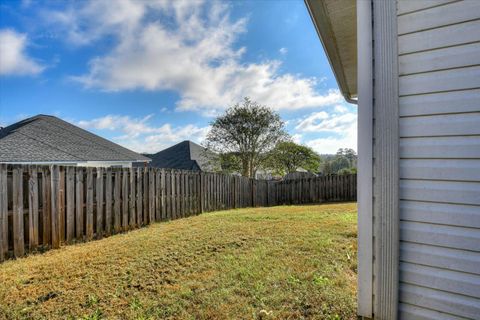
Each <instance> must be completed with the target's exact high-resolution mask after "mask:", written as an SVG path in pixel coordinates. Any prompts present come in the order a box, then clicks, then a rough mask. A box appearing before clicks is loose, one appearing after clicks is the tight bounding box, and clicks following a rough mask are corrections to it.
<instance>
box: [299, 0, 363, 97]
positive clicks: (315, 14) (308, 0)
mask: <svg viewBox="0 0 480 320" xmlns="http://www.w3.org/2000/svg"><path fill="white" fill-rule="evenodd" d="M304 2H305V5H306V7H307V10H308V12H309V14H310V18H311V19H312V22H313V25H314V26H315V30H316V31H317V34H318V37H319V38H320V42H321V43H322V46H323V49H324V50H325V53H326V55H327V58H328V62H329V63H330V66H331V68H332V70H333V74H334V76H335V79H336V81H337V83H338V86H339V88H340V91H341V93H342V95H343V97H344V98H345V100H346V101H347V102H349V103H353V104H357V99H356V97H357V95H356V93H352V92H351V90H350V89H349V87H348V85H347V80H346V76H345V72H344V67H343V65H342V60H341V59H340V56H339V54H338V50H337V46H336V44H335V41H334V39H335V35H334V33H333V31H332V28H331V24H330V17H329V16H328V12H327V10H325V7H324V3H323V1H318V0H304ZM312 4H315V8H313V6H312Z"/></svg>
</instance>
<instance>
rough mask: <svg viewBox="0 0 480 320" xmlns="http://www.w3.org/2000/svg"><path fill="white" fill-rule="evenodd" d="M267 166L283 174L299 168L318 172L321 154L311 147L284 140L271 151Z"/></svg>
mask: <svg viewBox="0 0 480 320" xmlns="http://www.w3.org/2000/svg"><path fill="white" fill-rule="evenodd" d="M267 167H268V168H269V169H273V170H274V172H275V173H276V174H278V175H282V176H283V175H285V174H287V173H291V172H295V171H296V170H297V169H298V168H303V169H305V170H307V171H310V172H314V173H316V172H318V169H319V167H320V156H319V155H318V154H317V153H316V152H315V151H313V150H312V149H311V148H309V147H306V146H302V145H299V144H296V143H295V142H291V141H282V142H279V143H278V144H277V145H276V146H275V148H274V149H273V150H272V152H271V153H270V156H269V158H268V162H267Z"/></svg>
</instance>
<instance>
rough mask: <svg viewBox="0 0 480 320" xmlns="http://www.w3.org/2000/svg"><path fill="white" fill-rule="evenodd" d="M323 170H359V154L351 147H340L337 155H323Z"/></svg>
mask: <svg viewBox="0 0 480 320" xmlns="http://www.w3.org/2000/svg"><path fill="white" fill-rule="evenodd" d="M321 157H322V161H323V164H322V166H321V172H322V173H323V174H324V175H329V174H351V173H356V172H357V154H356V153H355V150H353V149H349V148H340V149H338V151H337V153H336V154H335V155H322V156H321Z"/></svg>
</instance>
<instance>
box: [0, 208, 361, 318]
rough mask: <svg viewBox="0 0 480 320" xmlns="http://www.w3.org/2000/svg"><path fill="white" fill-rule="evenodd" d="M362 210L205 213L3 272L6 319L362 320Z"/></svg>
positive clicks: (0, 311) (0, 291) (0, 310)
mask: <svg viewBox="0 0 480 320" xmlns="http://www.w3.org/2000/svg"><path fill="white" fill-rule="evenodd" d="M356 230H357V229H356V205H355V204H353V203H345V204H329V205H315V206H285V207H273V208H256V209H240V210H230V211H223V212H215V213H208V214H203V215H199V216H196V217H191V218H187V219H182V220H176V221H172V222H167V223H157V224H154V225H151V226H149V227H147V228H144V229H139V230H136V231H132V232H129V233H127V234H120V235H116V236H112V237H110V238H107V239H103V240H100V241H93V242H89V243H83V244H78V245H72V246H65V247H62V248H61V249H59V250H52V251H49V252H47V253H44V254H41V255H32V256H30V257H26V258H23V259H19V260H16V261H7V262H5V263H3V264H1V265H0V318H1V319H3V318H7V319H9V318H12V319H32V318H33V319H56V318H58V319H164V318H166V319H355V318H356V302H355V301H356Z"/></svg>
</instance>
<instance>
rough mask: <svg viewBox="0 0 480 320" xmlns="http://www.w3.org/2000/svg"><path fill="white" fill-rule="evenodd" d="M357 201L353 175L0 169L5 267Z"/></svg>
mask: <svg viewBox="0 0 480 320" xmlns="http://www.w3.org/2000/svg"><path fill="white" fill-rule="evenodd" d="M354 200H356V175H346V176H326V177H316V178H305V179H296V180H285V181H279V182H278V181H266V180H253V179H249V178H245V177H239V176H231V175H225V174H219V173H203V172H193V171H181V170H169V169H157V168H123V169H122V168H93V167H66V166H33V165H32V166H28V165H5V164H0V261H3V260H4V259H7V258H10V257H21V256H23V255H25V253H26V252H33V251H37V250H40V249H41V250H45V249H48V248H58V247H59V246H60V245H62V244H68V243H73V242H77V241H89V240H92V239H94V238H95V239H100V238H102V237H104V236H109V235H111V234H114V233H120V232H124V231H127V230H131V229H135V228H139V227H142V226H145V225H147V224H150V223H151V222H154V221H164V220H172V219H178V218H183V217H188V216H192V215H196V214H199V213H202V212H208V211H216V210H225V209H233V208H245V207H257V206H273V205H287V204H307V203H320V202H325V201H354Z"/></svg>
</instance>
